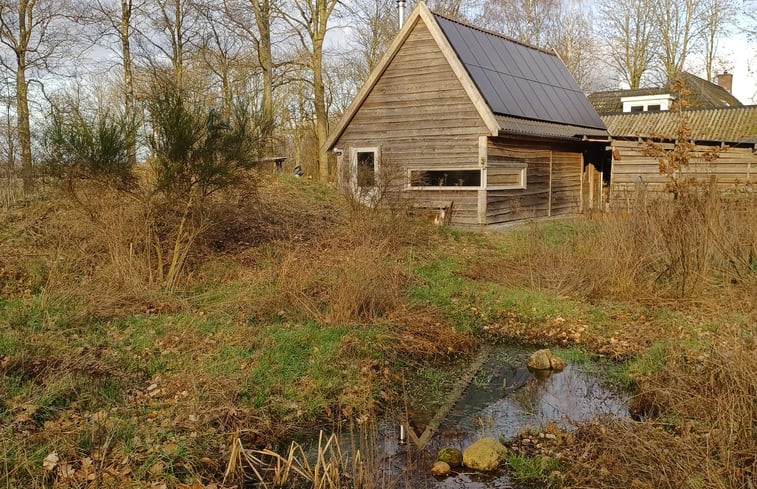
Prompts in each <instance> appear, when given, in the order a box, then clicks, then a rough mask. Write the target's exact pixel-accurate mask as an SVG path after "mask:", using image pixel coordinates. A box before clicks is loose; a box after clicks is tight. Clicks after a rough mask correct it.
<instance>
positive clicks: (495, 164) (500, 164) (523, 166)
mask: <svg viewBox="0 0 757 489" xmlns="http://www.w3.org/2000/svg"><path fill="white" fill-rule="evenodd" d="M498 168H507V169H517V170H519V171H520V179H519V180H520V181H519V183H518V184H516V185H489V172H490V171H492V170H496V169H498ZM527 176H528V163H524V162H521V161H496V160H489V165H488V166H487V171H486V190H522V189H525V188H527V187H528V181H527Z"/></svg>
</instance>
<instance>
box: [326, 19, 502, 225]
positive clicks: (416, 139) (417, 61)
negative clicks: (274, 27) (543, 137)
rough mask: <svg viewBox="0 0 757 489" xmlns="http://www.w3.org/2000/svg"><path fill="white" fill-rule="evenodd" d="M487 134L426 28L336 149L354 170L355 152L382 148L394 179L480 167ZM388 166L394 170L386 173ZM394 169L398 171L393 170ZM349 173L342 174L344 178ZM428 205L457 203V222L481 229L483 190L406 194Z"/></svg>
mask: <svg viewBox="0 0 757 489" xmlns="http://www.w3.org/2000/svg"><path fill="white" fill-rule="evenodd" d="M487 133H488V130H487V128H486V125H485V124H484V122H483V120H482V119H481V117H480V116H479V114H478V112H477V111H476V109H475V107H474V106H473V104H472V102H471V100H470V98H469V97H468V95H467V94H466V93H465V90H464V89H463V86H462V85H461V84H460V82H459V80H458V79H457V77H456V76H455V74H454V72H453V71H452V68H450V66H449V64H448V63H447V61H446V59H445V58H444V55H443V54H442V52H441V50H440V49H439V47H438V46H437V44H436V42H435V41H434V40H433V38H432V37H431V33H430V32H429V30H428V29H427V28H426V26H425V25H424V24H423V22H422V21H421V22H418V24H417V25H416V26H415V27H414V28H413V31H412V33H411V34H410V36H409V37H408V39H407V40H406V41H405V43H404V44H403V46H402V47H401V48H400V49H399V51H398V53H397V55H396V56H395V58H394V59H393V60H392V62H391V63H390V64H389V66H388V67H387V69H386V71H385V72H384V73H383V75H382V76H381V78H380V79H379V81H378V82H377V83H376V86H375V87H374V88H373V90H372V91H371V92H370V94H369V95H368V96H367V98H366V99H365V101H364V102H363V105H362V106H361V107H360V109H359V110H358V111H357V113H356V114H355V117H354V118H353V119H352V121H351V122H350V124H349V125H348V126H347V128H346V129H345V131H344V132H343V134H342V136H341V137H340V138H339V140H338V141H337V143H336V147H338V148H339V149H342V150H344V157H343V159H342V164H343V165H351V164H352V162H351V161H350V160H349V158H350V151H349V150H350V148H351V147H370V146H379V145H380V146H381V162H380V164H381V165H382V166H383V169H384V170H385V171H387V172H388V173H394V174H396V173H398V172H400V173H403V174H404V180H405V183H407V178H408V177H407V172H408V170H410V169H434V168H440V169H441V168H459V169H465V168H476V169H478V168H480V162H479V161H478V145H479V136H481V135H486V134H487ZM387 168H389V170H386V169H387ZM394 169H396V170H394ZM343 174H344V169H340V175H343ZM406 194H407V195H406V196H407V197H408V198H410V199H411V200H413V201H415V202H418V203H420V204H421V205H422V201H424V200H428V201H434V202H438V201H451V202H453V207H452V216H451V222H453V223H457V224H477V223H478V214H477V212H478V211H477V209H478V192H477V190H460V191H454V190H436V189H424V190H408V191H407V192H406Z"/></svg>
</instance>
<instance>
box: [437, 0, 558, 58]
mask: <svg viewBox="0 0 757 489" xmlns="http://www.w3.org/2000/svg"><path fill="white" fill-rule="evenodd" d="M431 14H432V15H434V16H436V17H441V18H442V19H444V20H448V21H450V22H454V23H455V24H460V25H461V26H463V27H467V28H469V29H473V30H476V31H479V32H483V33H484V34H489V35H491V36H495V37H499V38H501V39H504V40H506V41H510V42H512V43H514V44H518V45H520V46H523V47H525V48H529V49H533V50H536V51H541V52H542V53H545V54H549V55H550V56H557V54H556V53H555V52H554V51H550V50H548V49H545V48H540V47H539V46H535V45H533V44H529V43H527V42H523V41H519V40H517V39H513V38H512V37H509V36H506V35H504V34H501V33H499V32H495V31H492V30H489V29H484V28H483V27H479V26H476V25H473V24H469V23H468V22H463V21H461V20H457V19H453V18H452V17H448V16H446V15H443V14H440V13H438V12H435V11H433V10H431Z"/></svg>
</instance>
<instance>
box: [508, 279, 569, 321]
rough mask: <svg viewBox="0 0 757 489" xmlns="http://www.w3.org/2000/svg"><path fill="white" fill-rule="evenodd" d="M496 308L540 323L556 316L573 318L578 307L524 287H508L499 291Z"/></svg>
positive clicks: (525, 319)
mask: <svg viewBox="0 0 757 489" xmlns="http://www.w3.org/2000/svg"><path fill="white" fill-rule="evenodd" d="M497 306H498V307H499V308H500V309H504V310H509V311H512V312H513V313H515V314H516V316H518V318H519V319H521V320H524V321H530V322H542V321H546V320H548V319H552V318H555V317H558V316H561V317H574V316H577V315H578V314H579V312H580V311H579V307H578V305H577V304H576V303H575V302H574V301H570V300H566V299H563V298H559V297H556V296H554V295H552V294H549V293H546V292H541V291H538V290H533V289H528V288H525V287H508V288H504V289H503V290H501V295H500V296H499V302H498V303H497Z"/></svg>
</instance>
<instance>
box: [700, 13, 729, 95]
mask: <svg viewBox="0 0 757 489" xmlns="http://www.w3.org/2000/svg"><path fill="white" fill-rule="evenodd" d="M702 13H703V19H702V21H703V23H702V33H701V35H702V48H703V54H704V71H705V76H706V78H707V80H710V81H712V79H713V78H714V76H715V73H714V65H715V61H716V59H717V53H718V45H719V42H720V39H721V38H722V37H723V36H724V35H728V34H729V33H730V32H731V31H732V28H733V25H734V23H735V22H734V21H735V18H736V14H737V10H736V5H735V4H734V2H733V0H704V3H703V7H702Z"/></svg>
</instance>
